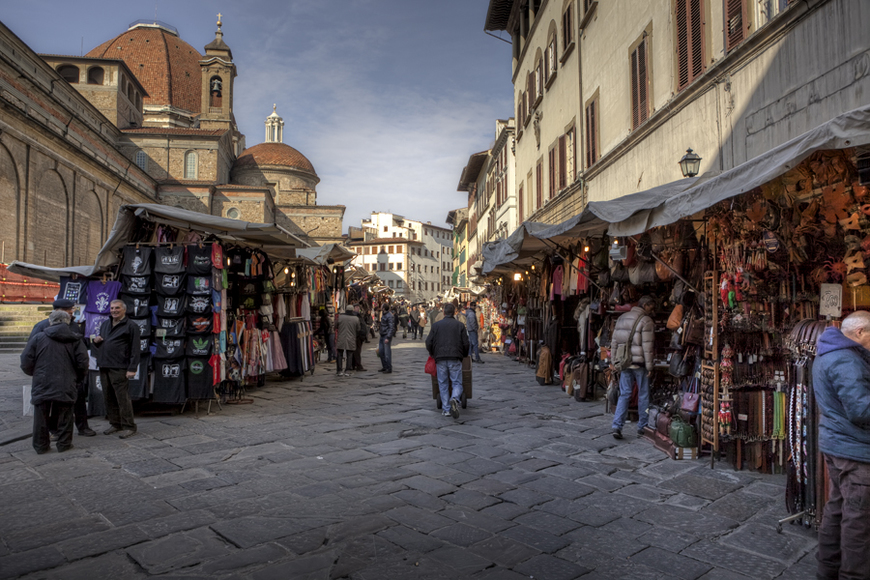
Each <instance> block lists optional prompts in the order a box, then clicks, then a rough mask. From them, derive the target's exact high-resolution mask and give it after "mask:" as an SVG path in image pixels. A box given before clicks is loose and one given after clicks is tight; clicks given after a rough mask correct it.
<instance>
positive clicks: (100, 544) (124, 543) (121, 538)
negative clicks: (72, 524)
mask: <svg viewBox="0 0 870 580" xmlns="http://www.w3.org/2000/svg"><path fill="white" fill-rule="evenodd" d="M148 539H149V538H148V534H146V533H145V532H143V531H142V530H140V529H139V527H138V526H124V527H121V528H115V529H111V530H107V531H102V532H97V533H92V534H88V535H83V536H79V537H76V538H72V539H69V540H66V541H64V542H60V543H59V544H58V545H57V547H58V549H59V550H60V551H61V552H63V555H64V556H65V557H66V559H67V560H69V561H73V560H79V559H81V558H88V557H91V556H98V555H100V554H105V553H106V552H111V551H113V550H117V549H119V548H127V547H129V546H133V545H135V544H139V543H141V542H145V541H147V540H148Z"/></svg>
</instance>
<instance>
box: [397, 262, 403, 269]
mask: <svg viewBox="0 0 870 580" xmlns="http://www.w3.org/2000/svg"><path fill="white" fill-rule="evenodd" d="M401 269H402V262H396V270H401Z"/></svg>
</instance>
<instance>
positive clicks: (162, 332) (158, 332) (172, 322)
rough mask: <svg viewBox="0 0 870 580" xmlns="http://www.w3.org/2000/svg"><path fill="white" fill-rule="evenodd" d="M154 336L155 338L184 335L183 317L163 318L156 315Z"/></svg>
mask: <svg viewBox="0 0 870 580" xmlns="http://www.w3.org/2000/svg"><path fill="white" fill-rule="evenodd" d="M155 336H156V337H157V338H163V337H164V336H168V337H172V338H177V337H181V336H184V318H163V317H160V316H158V317H157V328H156V329H155Z"/></svg>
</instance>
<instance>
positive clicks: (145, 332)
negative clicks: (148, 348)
mask: <svg viewBox="0 0 870 580" xmlns="http://www.w3.org/2000/svg"><path fill="white" fill-rule="evenodd" d="M128 318H130V322H132V323H134V324H135V325H136V326H138V327H139V337H140V338H141V337H146V336H151V316H150V314H149V316H147V317H145V318H133V317H132V316H130V317H128Z"/></svg>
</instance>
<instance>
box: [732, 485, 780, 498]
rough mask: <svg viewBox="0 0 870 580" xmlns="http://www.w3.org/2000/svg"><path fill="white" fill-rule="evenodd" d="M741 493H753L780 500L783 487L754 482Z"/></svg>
mask: <svg viewBox="0 0 870 580" xmlns="http://www.w3.org/2000/svg"><path fill="white" fill-rule="evenodd" d="M740 491H741V492H742V493H752V494H756V495H761V496H764V497H766V498H772V499H780V498H781V497H782V494H783V491H782V485H773V484H770V483H765V482H763V481H754V482H752V483H750V484H749V485H747V486H746V487H744V488H743V489H742V490H740Z"/></svg>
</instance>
